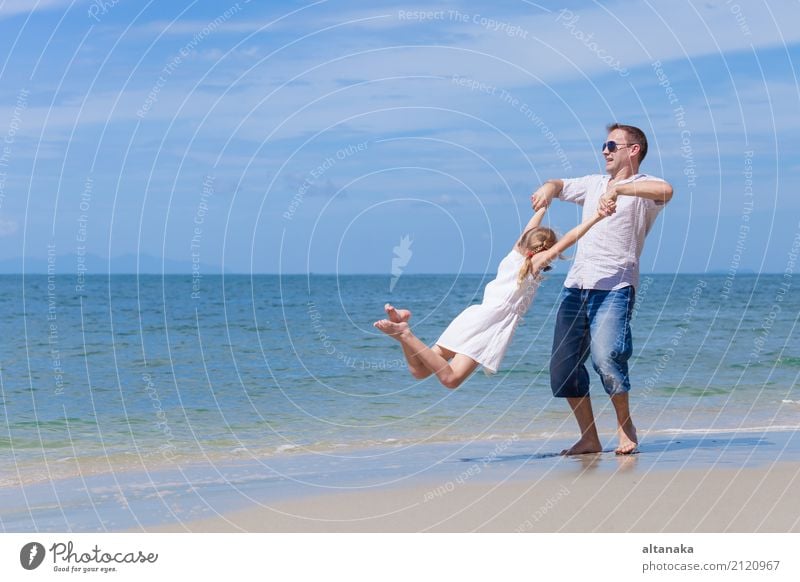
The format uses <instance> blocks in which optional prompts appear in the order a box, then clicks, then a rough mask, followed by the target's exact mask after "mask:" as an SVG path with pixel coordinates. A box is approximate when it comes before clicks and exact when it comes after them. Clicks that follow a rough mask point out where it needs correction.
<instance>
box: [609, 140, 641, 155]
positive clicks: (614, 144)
mask: <svg viewBox="0 0 800 582" xmlns="http://www.w3.org/2000/svg"><path fill="white" fill-rule="evenodd" d="M632 145H640V144H638V143H617V142H615V141H613V140H611V141H606V142H603V147H601V148H600V151H601V152H604V151H605V150H606V148H607V149H608V151H609V152H611V153H612V154H613V153H614V152H615V151H617V148H624V147H628V146H632Z"/></svg>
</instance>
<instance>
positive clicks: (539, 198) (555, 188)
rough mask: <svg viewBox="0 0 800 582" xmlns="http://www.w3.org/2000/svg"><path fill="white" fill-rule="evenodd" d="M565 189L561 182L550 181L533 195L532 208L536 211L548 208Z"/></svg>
mask: <svg viewBox="0 0 800 582" xmlns="http://www.w3.org/2000/svg"><path fill="white" fill-rule="evenodd" d="M562 188H564V183H563V182H562V181H561V180H548V181H547V182H545V183H544V184H542V185H541V186H540V187H539V189H538V190H536V192H534V193H533V194H531V208H533V210H534V211H538V210H541V209H542V208H547V207H548V206H550V203H551V202H552V201H553V198H555V197H556V196H558V194H559V192H561V190H562Z"/></svg>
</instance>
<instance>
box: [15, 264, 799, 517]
mask: <svg viewBox="0 0 800 582" xmlns="http://www.w3.org/2000/svg"><path fill="white" fill-rule="evenodd" d="M486 282H487V280H486V279H485V278H483V277H481V276H471V275H461V276H447V275H439V276H404V277H401V278H400V279H399V281H397V283H396V285H395V286H394V288H393V289H391V290H390V284H391V283H390V279H389V278H388V277H380V276H345V277H334V276H311V277H304V276H290V277H278V276H257V277H252V278H251V277H248V276H226V277H225V278H223V277H204V278H202V279H200V280H199V281H198V280H194V281H193V280H192V278H191V277H190V276H188V277H182V276H166V277H160V276H140V277H138V278H137V277H135V276H112V277H110V278H109V277H90V278H88V279H87V280H86V282H85V284H84V286H83V288H82V289H81V290H80V292H76V280H75V278H74V277H66V276H65V277H60V276H59V277H55V278H50V279H48V277H47V276H29V277H26V278H25V279H23V278H22V277H18V276H6V277H0V310H2V313H3V317H2V318H0V334H2V337H3V341H2V342H0V371H1V372H2V374H1V375H0V380H1V382H0V398H2V404H3V416H2V423H3V426H2V427H0V459H1V460H2V463H0V465H1V466H2V469H0V527H1V528H2V529H3V530H6V531H29V530H52V531H62V530H76V531H85V530H105V529H116V530H119V529H130V528H138V527H144V526H145V525H147V524H154V523H166V522H176V521H185V520H190V519H195V518H198V517H208V516H212V515H216V514H217V513H220V512H224V511H228V510H232V509H235V508H237V507H245V506H247V504H251V503H254V502H255V501H256V500H262V501H264V502H272V501H274V500H275V499H279V498H282V497H286V496H291V495H293V494H298V493H299V492H306V493H313V492H318V491H320V490H324V491H331V490H340V489H353V488H356V489H358V488H363V487H384V486H393V485H394V484H398V483H404V482H407V480H409V479H412V478H421V477H428V478H433V477H435V476H437V475H438V476H439V477H440V478H452V477H453V475H456V476H458V475H459V474H460V472H463V470H464V468H463V465H464V462H466V461H469V460H470V459H475V458H479V457H480V458H482V457H491V458H494V457H498V458H499V459H501V460H502V461H503V462H502V463H500V464H498V465H497V471H499V473H498V474H501V473H502V474H503V475H506V473H508V472H509V471H510V472H511V473H510V474H514V473H515V472H516V471H518V470H521V469H523V468H525V467H528V464H529V461H530V462H533V465H531V466H530V469H526V470H532V471H535V470H540V469H541V468H542V467H545V469H546V470H549V467H550V465H552V464H553V462H554V461H553V460H552V459H553V458H554V456H555V453H557V452H558V451H559V450H561V448H563V447H564V446H567V445H568V444H569V443H570V442H572V441H573V440H574V439H575V438H576V436H577V435H576V427H575V425H574V421H573V419H572V417H571V415H570V414H569V412H568V410H567V406H566V404H565V403H564V402H563V401H560V400H555V399H553V398H552V397H551V395H550V389H549V379H548V365H547V363H548V357H549V352H550V345H551V342H552V330H553V317H554V310H555V306H556V298H557V295H558V292H559V290H560V283H561V277H557V276H555V275H554V276H551V277H550V279H549V280H546V281H545V282H544V283H543V284H542V286H541V287H540V289H539V292H538V295H537V297H536V298H535V300H534V303H533V307H532V308H531V310H530V311H529V312H528V314H527V315H526V317H525V321H524V323H523V324H522V325H521V326H520V327H519V329H518V331H517V334H516V338H515V341H514V343H513V344H512V346H511V347H510V349H509V351H508V353H507V356H506V359H505V361H504V363H503V366H502V368H501V371H500V373H498V374H497V375H495V376H485V375H484V374H482V373H480V372H479V373H476V374H475V375H473V377H472V378H470V379H469V380H468V381H467V382H466V383H465V384H463V385H462V386H461V387H460V388H459V389H458V390H455V391H449V390H447V389H445V388H443V387H441V386H440V385H439V384H438V382H437V381H436V380H435V379H427V380H424V381H417V380H414V379H413V378H412V377H411V376H410V375H409V374H408V373H407V371H406V370H405V367H404V364H403V361H402V359H401V350H400V348H399V345H398V344H397V343H396V342H394V341H393V340H391V339H390V338H388V337H386V336H384V335H383V334H380V333H379V332H378V331H377V330H374V328H372V326H371V324H372V322H373V321H374V320H376V319H378V318H380V317H382V315H383V311H382V306H383V304H384V303H385V302H386V301H391V302H394V303H395V304H397V305H399V306H403V307H407V308H410V309H411V310H412V311H413V313H414V315H413V318H412V323H413V327H414V329H415V330H416V333H417V334H418V335H419V336H420V337H421V338H422V339H423V340H425V341H427V342H432V341H434V340H435V339H436V338H437V337H438V334H439V333H440V332H441V331H442V330H443V329H444V326H445V325H447V323H448V322H449V321H450V320H451V319H452V318H453V317H454V316H455V315H456V314H457V313H458V312H459V311H460V310H461V309H463V308H464V307H466V306H467V305H469V304H470V303H473V302H477V301H479V300H480V297H481V294H482V289H483V286H484V285H485V283H486ZM790 283H791V280H790V279H788V278H784V277H783V276H780V275H767V276H746V277H745V276H741V277H737V278H735V279H728V278H726V277H725V276H716V275H680V276H671V275H652V276H644V277H643V278H642V283H641V285H640V288H639V291H638V297H637V304H636V308H635V311H634V320H633V330H634V345H635V349H634V357H633V359H632V362H631V374H632V378H633V386H634V388H633V392H632V404H633V414H634V420H635V421H636V423H637V426H638V428H639V430H640V435H641V436H642V437H643V443H642V447H641V450H642V453H643V454H642V455H640V456H641V457H646V458H647V462H648V463H651V464H653V463H655V464H656V465H664V464H665V463H667V464H669V463H672V464H673V465H674V464H676V463H682V462H685V459H687V458H701V457H702V456H703V454H705V453H708V454H710V455H711V456H712V457H713V459H712V462H713V463H715V464H717V463H720V462H730V463H734V464H735V465H736V466H740V465H742V464H745V463H747V462H751V461H755V460H757V459H761V460H762V461H763V460H764V458H765V457H764V455H765V454H767V453H768V454H769V455H772V457H770V459H772V460H771V461H770V462H773V461H778V460H789V459H796V458H797V456H798V454H800V453H798V451H800V447H797V446H796V439H794V440H792V439H793V435H795V434H797V429H798V428H800V387H798V377H799V375H800V354H799V353H798V351H797V348H796V346H797V345H798V341H797V340H798V327H797V322H798V314H800V297H799V296H798V293H797V292H796V291H793V290H792V288H791V285H790ZM592 375H593V374H592ZM593 394H594V396H595V399H594V403H595V411H596V413H597V416H598V426H599V428H600V431H601V434H602V436H603V438H604V441H605V442H606V445H607V446H610V447H611V450H613V443H614V437H613V434H612V433H613V430H614V420H613V413H612V411H611V410H610V409H609V407H608V399H607V398H606V397H605V395H604V393H603V392H602V389H601V388H600V387H599V383H598V382H597V380H596V378H594V375H593ZM788 442H792V443H795V445H793V446H792V447H788V448H787V446H784V445H781V444H780V443H788ZM734 451H735V455H733V456H731V455H732V452H734ZM764 451H766V453H765V452H764ZM645 453H646V454H645ZM687 453H690V454H688V455H687ZM670 455H671V456H670ZM754 455H755V456H754ZM609 461H610V463H611V464H613V454H612V456H611V459H610V460H609ZM548 463H550V465H548ZM559 466H561V465H559ZM537 467H539V469H537ZM485 474H486V475H489V472H486V473H485ZM491 474H492V475H495V473H491ZM525 474H529V473H525ZM442 475H444V476H445V477H442ZM503 478H507V475H506V476H505V477H503Z"/></svg>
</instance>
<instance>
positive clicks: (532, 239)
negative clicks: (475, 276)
mask: <svg viewBox="0 0 800 582" xmlns="http://www.w3.org/2000/svg"><path fill="white" fill-rule="evenodd" d="M545 211H546V209H545V208H542V209H541V210H539V211H538V212H536V214H534V215H533V218H531V220H530V222H528V225H527V226H526V227H525V230H524V231H523V233H522V236H520V238H519V240H518V241H517V243H516V244H515V245H514V248H513V249H512V250H511V252H510V253H508V255H506V257H505V258H504V259H503V260H502V261H501V262H500V266H499V267H498V268H497V277H496V278H495V279H494V281H492V282H491V283H489V284H488V285H486V289H485V290H484V292H483V303H481V304H480V305H471V306H470V307H467V308H466V309H465V310H464V311H462V312H461V314H460V315H458V316H457V317H456V318H455V319H454V320H453V321H452V322H451V323H450V325H449V326H448V327H447V329H445V330H444V333H443V334H442V335H441V337H440V338H439V339H438V341H437V342H436V344H435V345H434V346H433V347H432V348H429V347H428V346H426V345H425V344H424V343H423V342H422V341H421V340H420V339H419V338H417V337H416V336H415V335H414V334H413V333H411V328H410V327H409V325H408V320H409V319H410V318H411V312H410V311H408V310H407V309H395V308H394V307H393V306H391V305H389V304H388V303H387V304H386V306H385V307H384V309H385V310H386V314H387V316H388V318H389V319H382V320H380V321H376V322H375V323H374V326H375V327H377V328H378V329H379V330H381V331H382V332H383V333H385V334H387V335H390V336H392V337H393V338H395V339H396V340H397V341H399V342H400V345H401V346H402V348H403V355H404V356H405V358H406V361H407V362H408V369H409V371H410V372H411V374H412V375H413V376H414V377H415V378H418V379H422V378H427V377H428V376H430V375H431V374H436V377H437V378H438V379H439V381H440V382H441V383H442V384H443V385H444V386H446V387H447V388H458V387H459V386H460V385H461V383H462V382H464V380H466V379H467V378H468V377H469V376H470V374H472V372H473V371H474V370H475V368H477V367H478V365H481V366H483V368H484V370H485V371H486V372H487V373H490V374H493V373H495V372H497V370H498V368H499V366H500V362H501V361H502V359H503V356H504V355H505V353H506V348H507V347H508V345H509V344H510V343H511V338H512V337H513V335H514V330H515V329H516V327H517V324H518V323H519V320H520V318H521V317H522V316H523V315H524V314H525V312H526V311H527V310H528V307H530V304H531V301H532V300H533V296H534V295H535V294H536V289H537V288H538V286H539V282H540V281H541V276H540V273H541V272H542V271H545V270H549V269H550V267H549V266H548V265H549V264H550V262H551V261H553V259H555V258H556V257H558V256H559V255H560V254H561V253H562V252H563V251H564V250H566V249H568V248H569V247H571V246H572V245H574V244H575V243H576V242H578V239H580V238H581V237H582V236H583V235H584V234H586V233H587V232H588V230H589V229H590V228H591V227H592V226H594V225H595V224H597V223H598V222H599V221H600V220H602V219H603V218H604V217H603V216H602V215H600V214H595V215H594V216H593V217H592V218H590V219H588V220H585V221H584V222H583V223H581V224H579V225H578V226H576V227H575V228H573V229H572V230H570V231H569V232H568V233H567V234H565V235H564V236H563V238H562V239H561V240H560V241H557V239H556V234H555V233H554V232H553V231H552V230H551V229H549V228H546V227H543V226H539V225H540V223H541V222H542V218H544V213H545Z"/></svg>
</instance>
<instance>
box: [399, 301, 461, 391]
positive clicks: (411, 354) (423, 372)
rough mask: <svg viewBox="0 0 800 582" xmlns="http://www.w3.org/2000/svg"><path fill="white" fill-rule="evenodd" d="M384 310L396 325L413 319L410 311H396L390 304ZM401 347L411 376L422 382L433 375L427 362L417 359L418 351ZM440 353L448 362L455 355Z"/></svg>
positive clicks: (435, 348) (404, 345)
mask: <svg viewBox="0 0 800 582" xmlns="http://www.w3.org/2000/svg"><path fill="white" fill-rule="evenodd" d="M383 309H384V310H385V311H386V315H387V317H388V318H389V321H392V322H394V323H403V322H407V321H408V320H409V319H411V312H410V311H409V310H408V309H396V308H395V307H394V305H392V304H390V303H387V304H386V305H384V306H383ZM400 347H401V348H403V356H404V357H405V359H406V362H408V371H409V372H411V375H412V376H414V378H416V379H417V380H422V379H423V378H427V377H428V376H430V375H431V374H433V371H432V370H430V368H428V367H427V366H426V365H425V362H423V361H422V360H420V359H419V358H418V357H417V352H416V351H414V350H413V349H411V348H410V347H409V346H408V345H406V344H404V343H402V342H400ZM433 349H434V350H438V349H439V346H434V347H433ZM438 353H439V355H440V356H442V357H443V358H445V359H446V360H449V359H450V358H452V357H453V354H450V355H449V356H448V355H446V354H444V353H442V352H441V350H439V351H438Z"/></svg>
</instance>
